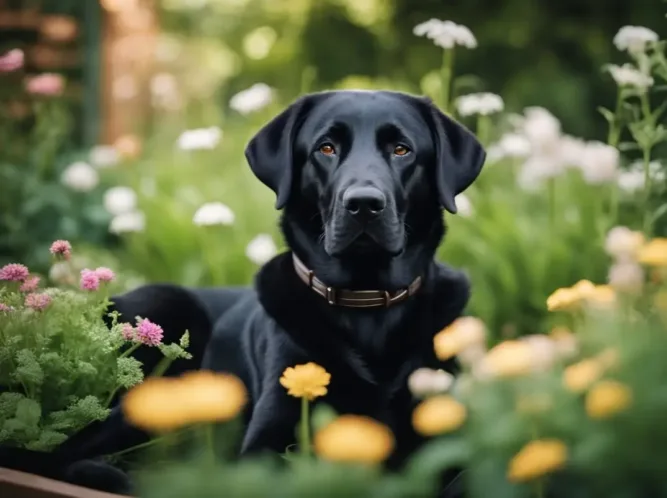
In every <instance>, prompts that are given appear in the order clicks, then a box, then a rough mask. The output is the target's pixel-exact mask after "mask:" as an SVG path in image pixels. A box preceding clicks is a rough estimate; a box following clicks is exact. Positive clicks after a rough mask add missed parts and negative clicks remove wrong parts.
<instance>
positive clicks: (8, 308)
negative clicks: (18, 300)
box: [0, 303, 14, 313]
mask: <svg viewBox="0 0 667 498" xmlns="http://www.w3.org/2000/svg"><path fill="white" fill-rule="evenodd" d="M3 311H4V312H7V313H9V312H10V311H14V308H12V307H11V306H8V305H6V304H5V303H0V313H2V312H3Z"/></svg>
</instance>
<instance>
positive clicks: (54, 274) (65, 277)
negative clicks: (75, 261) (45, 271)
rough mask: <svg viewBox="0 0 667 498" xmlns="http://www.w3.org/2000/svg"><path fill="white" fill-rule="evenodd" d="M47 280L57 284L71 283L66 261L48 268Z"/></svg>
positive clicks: (69, 268) (70, 272)
mask: <svg viewBox="0 0 667 498" xmlns="http://www.w3.org/2000/svg"><path fill="white" fill-rule="evenodd" d="M49 280H51V281H52V282H55V283H57V284H65V283H70V282H72V281H73V276H72V269H71V267H70V264H69V262H68V261H58V262H56V263H54V264H53V266H51V268H49Z"/></svg>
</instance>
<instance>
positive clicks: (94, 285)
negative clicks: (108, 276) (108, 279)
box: [79, 268, 100, 292]
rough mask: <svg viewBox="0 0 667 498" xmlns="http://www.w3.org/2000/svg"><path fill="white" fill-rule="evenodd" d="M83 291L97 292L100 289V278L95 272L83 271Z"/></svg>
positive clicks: (81, 283) (81, 284)
mask: <svg viewBox="0 0 667 498" xmlns="http://www.w3.org/2000/svg"><path fill="white" fill-rule="evenodd" d="M79 285H80V286H81V289H82V290H87V291H91V292H92V291H96V290H97V289H99V288H100V277H98V276H97V273H95V272H94V271H93V270H89V269H87V268H86V269H85V270H81V282H80V284H79Z"/></svg>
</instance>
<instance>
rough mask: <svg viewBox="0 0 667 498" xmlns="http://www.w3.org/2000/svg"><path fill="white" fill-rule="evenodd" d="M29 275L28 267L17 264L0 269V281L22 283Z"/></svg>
mask: <svg viewBox="0 0 667 498" xmlns="http://www.w3.org/2000/svg"><path fill="white" fill-rule="evenodd" d="M29 274H30V272H29V271H28V267H26V266H25V265H21V264H19V263H10V264H8V265H5V266H3V267H2V268H0V280H10V281H14V282H23V281H24V280H25V279H26V278H28V275H29Z"/></svg>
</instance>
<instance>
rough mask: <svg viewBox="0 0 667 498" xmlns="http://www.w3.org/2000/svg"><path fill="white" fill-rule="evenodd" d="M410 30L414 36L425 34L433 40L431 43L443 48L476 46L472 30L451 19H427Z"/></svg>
mask: <svg viewBox="0 0 667 498" xmlns="http://www.w3.org/2000/svg"><path fill="white" fill-rule="evenodd" d="M412 32H413V33H414V34H415V35H416V36H425V37H426V38H428V39H429V40H433V43H435V44H436V45H437V46H439V47H442V48H444V49H450V48H454V47H455V46H456V45H459V46H462V47H466V48H476V47H477V39H476V38H475V35H473V34H472V31H470V29H468V28H467V27H466V26H463V25H461V24H456V23H455V22H452V21H441V20H439V19H429V20H428V21H425V22H423V23H421V24H418V25H417V26H415V27H414V29H413V30H412Z"/></svg>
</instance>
